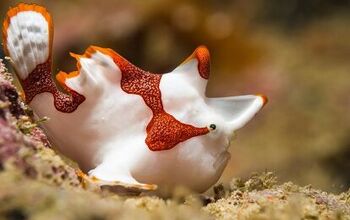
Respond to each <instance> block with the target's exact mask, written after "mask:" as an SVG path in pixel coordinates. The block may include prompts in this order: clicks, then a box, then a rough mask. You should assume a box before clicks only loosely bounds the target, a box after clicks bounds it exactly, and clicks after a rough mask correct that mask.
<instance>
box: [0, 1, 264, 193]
mask: <svg viewBox="0 0 350 220" xmlns="http://www.w3.org/2000/svg"><path fill="white" fill-rule="evenodd" d="M3 41H4V42H3V45H4V50H5V52H6V53H7V54H8V56H10V58H11V61H12V64H13V67H14V69H15V71H16V74H17V76H18V79H19V81H20V83H21V85H22V87H23V90H24V94H25V101H26V103H28V104H29V105H30V107H31V108H32V109H33V111H34V113H35V114H36V116H37V117H40V118H41V117H44V116H47V117H48V118H49V121H48V122H46V123H45V124H44V125H43V127H44V129H45V131H46V133H47V135H48V137H49V139H50V141H51V142H52V143H53V145H54V146H55V147H56V148H57V149H58V150H59V151H60V152H61V153H63V154H64V155H66V156H68V157H69V158H71V159H72V160H74V161H76V162H77V163H78V164H79V166H80V168H81V169H82V170H83V171H84V172H86V173H88V176H90V177H93V178H96V179H99V180H101V181H102V182H103V183H104V184H107V185H108V184H110V185H114V184H120V185H123V186H125V187H136V188H140V189H146V190H147V189H155V186H156V185H160V186H163V185H168V186H176V185H184V186H187V187H189V188H191V189H193V190H196V191H198V192H203V191H205V190H207V189H208V188H209V187H210V186H211V185H213V184H214V183H215V182H216V181H217V180H218V179H219V177H220V176H221V174H222V172H223V170H224V168H225V166H226V164H227V162H228V160H229V158H230V154H229V153H228V151H227V149H228V146H229V144H230V140H231V136H232V134H233V132H234V131H235V130H237V129H239V128H241V127H242V126H243V125H245V124H246V123H247V122H248V121H249V120H250V119H251V118H252V117H253V116H254V115H255V114H256V113H257V112H258V111H259V110H260V109H261V108H262V106H263V105H264V104H265V102H266V98H265V97H264V96H261V95H246V96H236V97H222V98H207V97H206V96H205V89H206V84H207V81H208V78H209V71H210V56H209V52H208V50H207V48H206V47H204V46H200V47H198V48H197V49H196V50H195V51H194V52H193V54H192V55H191V56H190V57H188V58H187V59H186V60H185V61H184V62H183V63H182V64H181V65H180V66H179V67H177V68H176V69H174V70H173V71H172V72H169V73H165V74H154V73H150V72H147V71H144V70H142V69H140V68H138V67H136V66H134V65H133V64H131V63H130V62H129V61H127V60H126V59H125V58H123V57H122V56H121V55H119V54H118V53H116V52H115V51H113V50H112V49H108V48H101V47H97V46H90V47H89V48H88V49H87V50H86V51H85V53H84V54H82V55H77V54H72V53H71V56H72V57H74V58H75V59H76V60H77V71H74V72H71V73H65V72H59V73H58V74H56V79H57V81H58V82H59V84H60V86H61V87H62V89H59V88H58V87H57V85H56V84H55V82H54V80H53V78H52V42H53V23H52V18H51V16H50V14H49V13H48V12H47V10H46V9H45V8H44V7H41V6H38V5H28V4H19V5H17V6H16V7H14V8H11V9H10V10H9V11H8V13H7V18H6V19H5V21H4V23H3ZM62 91H63V92H62Z"/></svg>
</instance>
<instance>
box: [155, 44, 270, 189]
mask: <svg viewBox="0 0 350 220" xmlns="http://www.w3.org/2000/svg"><path fill="white" fill-rule="evenodd" d="M209 70H210V57H209V52H208V50H207V48H206V47H204V46H201V47H198V48H197V49H196V50H195V51H194V53H193V54H192V55H191V56H190V57H189V58H187V59H186V60H185V62H183V63H182V64H181V65H180V66H179V67H177V68H176V69H175V70H173V71H172V72H170V73H167V74H164V75H163V77H162V81H161V83H160V88H161V92H162V101H163V106H164V109H165V111H166V112H168V113H169V114H171V115H173V116H174V117H175V118H176V119H178V120H179V121H181V122H183V123H186V124H190V125H193V126H195V127H206V128H207V129H208V132H207V133H206V134H204V135H199V136H197V137H194V138H192V139H190V140H188V145H192V146H191V148H192V152H191V151H190V150H189V151H185V153H186V154H191V153H193V157H197V158H198V160H197V161H196V164H197V166H198V164H201V161H202V160H203V158H207V159H206V160H205V161H206V162H205V163H202V164H203V165H202V166H203V167H202V169H201V171H203V172H207V173H206V175H205V176H206V177H208V178H209V179H208V180H207V182H208V183H207V184H208V185H211V184H213V183H215V182H216V181H217V179H218V178H219V177H220V176H221V173H222V172H223V170H224V168H225V166H226V164H227V162H228V160H229V158H230V154H229V153H228V147H229V145H230V142H231V139H232V136H233V134H234V131H236V130H237V129H239V128H241V127H243V126H244V125H245V124H246V123H247V122H248V121H249V120H250V119H252V118H253V116H254V115H255V114H256V113H257V112H258V111H259V110H260V109H261V108H262V107H263V106H264V105H265V103H266V102H267V98H266V97H265V96H263V95H244V96H231V97H217V98H208V97H206V95H205V89H206V85H207V81H208V79H209ZM182 145H186V144H185V143H183V144H182ZM194 145H195V146H196V148H197V150H195V151H193V148H194V147H193V146H194ZM181 147H186V146H181ZM189 148H190V147H189ZM198 149H200V150H198ZM193 157H191V158H193ZM183 158H188V156H187V157H186V156H184V157H183ZM204 166H205V167H204ZM203 182H205V181H204V180H203V181H202V184H203Z"/></svg>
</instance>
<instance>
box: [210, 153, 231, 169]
mask: <svg viewBox="0 0 350 220" xmlns="http://www.w3.org/2000/svg"><path fill="white" fill-rule="evenodd" d="M230 159H231V154H230V153H229V152H228V151H224V152H222V153H220V154H219V156H218V157H217V159H216V160H215V162H214V163H213V168H214V169H215V170H216V171H217V173H219V174H220V175H221V173H222V172H223V171H224V169H225V167H226V165H227V163H228V161H229V160H230Z"/></svg>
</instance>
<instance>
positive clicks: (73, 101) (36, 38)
mask: <svg viewBox="0 0 350 220" xmlns="http://www.w3.org/2000/svg"><path fill="white" fill-rule="evenodd" d="M2 34H3V47H4V51H5V53H6V54H7V55H8V56H9V57H10V58H11V62H12V66H13V67H14V69H15V72H16V74H17V76H18V79H19V81H20V83H21V85H22V88H23V90H24V94H25V101H26V102H27V103H30V102H31V101H32V99H33V98H34V96H36V95H37V94H40V93H43V92H49V93H51V94H52V95H53V96H54V104H55V107H56V109H57V110H58V111H61V112H72V111H74V110H75V109H76V108H77V107H78V106H79V104H81V103H82V102H83V101H84V100H85V97H84V96H82V95H80V94H79V93H77V92H76V91H74V90H72V89H69V88H68V87H64V89H65V90H66V91H67V93H62V92H60V90H58V89H57V87H56V84H55V83H54V80H53V79H52V42H53V23H52V18H51V16H50V14H49V13H48V11H47V10H46V9H45V8H44V7H41V6H38V5H35V4H24V3H21V4H18V5H17V6H16V7H14V8H11V9H10V10H8V12H7V17H6V18H5V20H4V22H3V27H2Z"/></svg>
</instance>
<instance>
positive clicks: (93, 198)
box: [0, 61, 350, 219]
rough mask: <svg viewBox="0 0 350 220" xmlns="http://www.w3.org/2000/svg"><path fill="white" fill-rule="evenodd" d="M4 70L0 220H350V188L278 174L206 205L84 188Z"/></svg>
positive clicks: (181, 197)
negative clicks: (338, 189) (281, 178)
mask: <svg viewBox="0 0 350 220" xmlns="http://www.w3.org/2000/svg"><path fill="white" fill-rule="evenodd" d="M0 72H1V74H0V100H1V101H0V219H213V218H216V219H294V218H297V219H350V191H348V192H344V193H342V194H339V195H333V194H328V193H325V192H322V191H320V190H316V189H313V188H312V187H310V186H306V187H300V186H297V185H295V184H293V183H284V184H282V185H280V184H278V183H277V180H276V177H275V176H274V175H273V174H272V173H270V172H266V173H262V174H253V175H252V177H251V178H249V179H248V180H245V181H244V180H241V179H235V180H233V181H232V182H231V184H230V186H228V187H225V186H224V185H218V186H216V187H214V195H213V196H202V199H201V200H200V197H199V196H197V195H194V194H191V193H190V192H189V191H188V190H185V189H182V188H179V189H176V190H175V191H174V192H172V193H168V195H166V196H167V198H166V199H165V198H164V197H165V195H163V197H162V198H161V197H157V196H147V195H144V196H139V197H130V196H119V195H115V194H113V193H110V192H108V191H105V190H102V191H96V190H95V188H83V187H82V185H81V183H80V179H79V177H78V176H77V175H76V165H75V164H74V163H73V162H71V161H69V160H68V159H65V158H62V156H61V155H59V154H58V153H56V152H55V151H54V150H53V149H52V146H50V144H49V142H48V140H47V138H46V136H45V134H44V132H43V131H42V130H41V128H40V127H38V124H40V123H45V120H46V119H43V120H37V121H35V120H33V118H32V114H31V111H30V110H28V109H27V107H26V106H25V105H24V104H23V103H22V102H21V100H20V98H19V96H18V92H17V90H16V89H15V87H14V86H13V85H12V84H11V80H12V79H11V77H9V76H10V75H9V74H8V73H7V72H6V69H5V68H4V65H3V64H2V62H1V61H0ZM6 91H7V92H6ZM8 91H11V92H8Z"/></svg>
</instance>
